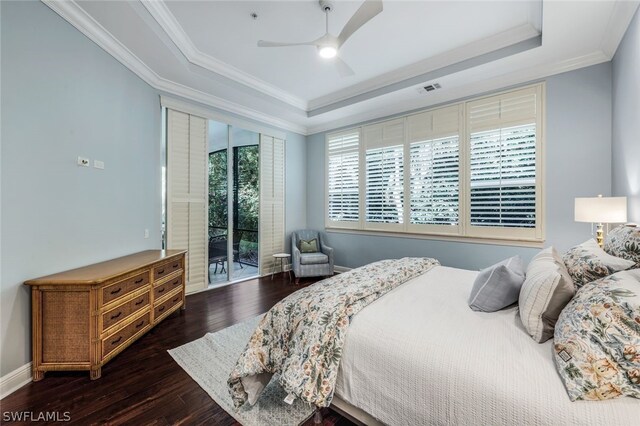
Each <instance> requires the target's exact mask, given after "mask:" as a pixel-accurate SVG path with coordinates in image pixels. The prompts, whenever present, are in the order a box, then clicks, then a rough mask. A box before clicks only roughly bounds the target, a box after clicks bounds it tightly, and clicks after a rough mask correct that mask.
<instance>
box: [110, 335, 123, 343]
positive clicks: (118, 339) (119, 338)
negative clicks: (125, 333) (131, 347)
mask: <svg viewBox="0 0 640 426" xmlns="http://www.w3.org/2000/svg"><path fill="white" fill-rule="evenodd" d="M120 340H122V336H120V337H118V338H117V339H116V340H113V341H112V342H111V344H112V345H115V344H116V343H118V342H119V341H120Z"/></svg>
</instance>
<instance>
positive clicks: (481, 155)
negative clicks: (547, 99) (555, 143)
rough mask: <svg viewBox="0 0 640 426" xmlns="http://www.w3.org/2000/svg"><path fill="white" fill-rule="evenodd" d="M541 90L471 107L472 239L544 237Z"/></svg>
mask: <svg viewBox="0 0 640 426" xmlns="http://www.w3.org/2000/svg"><path fill="white" fill-rule="evenodd" d="M540 98H541V88H540V86H536V87H532V88H528V89H523V90H518V91H515V92H511V93H507V94H503V95H499V96H493V97H489V98H485V99H481V100H478V101H474V102H469V103H468V105H467V114H468V123H469V209H470V214H469V219H468V225H469V232H468V233H469V235H473V236H492V237H498V238H500V237H501V236H506V235H508V236H511V237H514V236H516V237H521V238H525V239H530V238H542V228H541V205H540V204H541V202H540V184H539V182H540V160H539V159H540V158H541V153H540V149H541V144H540V137H539V133H540V129H541V126H540V123H541V120H540V117H541V111H540V109H541V99H540Z"/></svg>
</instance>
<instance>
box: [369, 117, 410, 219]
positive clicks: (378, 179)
mask: <svg viewBox="0 0 640 426" xmlns="http://www.w3.org/2000/svg"><path fill="white" fill-rule="evenodd" d="M363 136H364V145H365V149H366V150H365V166H366V167H365V168H366V174H365V176H366V179H365V221H364V227H365V229H374V230H376V229H382V230H398V229H402V224H403V223H404V120H403V119H400V120H392V121H387V122H385V123H380V124H374V125H372V126H367V127H365V128H364V129H363Z"/></svg>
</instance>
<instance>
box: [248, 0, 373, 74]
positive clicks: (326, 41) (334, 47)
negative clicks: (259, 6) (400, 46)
mask: <svg viewBox="0 0 640 426" xmlns="http://www.w3.org/2000/svg"><path fill="white" fill-rule="evenodd" d="M319 3H320V8H321V9H322V11H323V12H324V14H325V22H326V25H325V34H324V35H323V36H322V37H320V38H318V39H316V40H313V41H307V42H302V43H283V42H275V41H265V40H259V41H258V47H288V46H315V47H316V48H317V49H318V54H319V55H320V57H322V58H325V59H331V58H335V60H334V63H335V65H336V69H337V70H338V73H339V74H340V75H341V76H342V77H348V76H351V75H353V74H354V72H353V70H352V69H351V68H350V67H349V65H347V63H346V62H344V61H343V60H342V59H340V57H339V56H338V51H339V50H340V47H342V45H343V44H344V43H345V42H346V41H347V40H348V39H349V37H351V36H352V35H353V33H355V32H356V31H358V30H359V29H360V28H361V27H362V26H363V25H364V24H366V23H367V22H369V21H370V20H371V19H373V18H374V17H375V16H376V15H378V14H379V13H380V12H382V0H365V1H364V2H363V3H362V5H360V7H359V8H358V10H357V11H356V13H354V14H353V16H352V17H351V18H350V19H349V21H348V22H347V24H346V25H345V26H344V28H342V31H341V32H340V35H338V37H335V36H333V35H331V34H329V12H331V11H332V10H333V3H332V2H330V1H327V0H320V1H319Z"/></svg>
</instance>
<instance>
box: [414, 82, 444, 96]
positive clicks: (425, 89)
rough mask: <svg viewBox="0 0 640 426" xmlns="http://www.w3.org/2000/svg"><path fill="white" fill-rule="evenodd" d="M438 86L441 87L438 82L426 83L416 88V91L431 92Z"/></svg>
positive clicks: (421, 92)
mask: <svg viewBox="0 0 640 426" xmlns="http://www.w3.org/2000/svg"><path fill="white" fill-rule="evenodd" d="M440 87H441V86H440V83H433V84H428V85H426V86H420V87H418V88H417V90H418V93H420V94H425V93H427V92H433V91H434V90H436V89H439V88H440Z"/></svg>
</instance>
